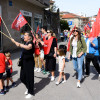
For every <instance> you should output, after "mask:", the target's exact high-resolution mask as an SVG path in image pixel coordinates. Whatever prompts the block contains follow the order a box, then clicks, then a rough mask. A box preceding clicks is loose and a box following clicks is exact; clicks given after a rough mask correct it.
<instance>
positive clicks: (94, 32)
mask: <svg viewBox="0 0 100 100" xmlns="http://www.w3.org/2000/svg"><path fill="white" fill-rule="evenodd" d="M99 33H100V8H99V11H98V15H97V17H96V21H95V22H94V23H93V25H92V29H91V33H90V36H89V37H97V36H98V35H99Z"/></svg>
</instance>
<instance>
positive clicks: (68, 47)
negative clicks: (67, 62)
mask: <svg viewBox="0 0 100 100" xmlns="http://www.w3.org/2000/svg"><path fill="white" fill-rule="evenodd" d="M75 28H76V25H75V26H74V28H73V29H72V31H71V32H70V35H69V41H68V44H67V51H69V50H70V36H71V34H72V33H73V30H74V29H75Z"/></svg>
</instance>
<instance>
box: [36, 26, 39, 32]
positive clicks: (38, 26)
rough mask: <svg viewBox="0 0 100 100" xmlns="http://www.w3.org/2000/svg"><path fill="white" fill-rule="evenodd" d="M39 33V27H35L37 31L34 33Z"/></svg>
mask: <svg viewBox="0 0 100 100" xmlns="http://www.w3.org/2000/svg"><path fill="white" fill-rule="evenodd" d="M38 32H39V25H38V26H37V30H36V33H38Z"/></svg>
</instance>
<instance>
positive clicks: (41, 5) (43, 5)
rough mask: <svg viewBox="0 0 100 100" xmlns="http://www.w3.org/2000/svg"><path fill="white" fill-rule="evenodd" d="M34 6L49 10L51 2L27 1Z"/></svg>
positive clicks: (44, 0)
mask: <svg viewBox="0 0 100 100" xmlns="http://www.w3.org/2000/svg"><path fill="white" fill-rule="evenodd" d="M26 1H28V2H30V3H32V4H34V5H37V6H40V7H43V8H47V7H49V5H50V0H26Z"/></svg>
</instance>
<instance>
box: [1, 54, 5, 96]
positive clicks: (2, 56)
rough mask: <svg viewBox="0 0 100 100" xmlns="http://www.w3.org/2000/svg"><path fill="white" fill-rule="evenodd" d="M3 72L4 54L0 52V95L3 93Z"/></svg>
mask: <svg viewBox="0 0 100 100" xmlns="http://www.w3.org/2000/svg"><path fill="white" fill-rule="evenodd" d="M4 72H5V55H4V54H3V53H0V95H4V90H3V78H2V77H3V73H4Z"/></svg>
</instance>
